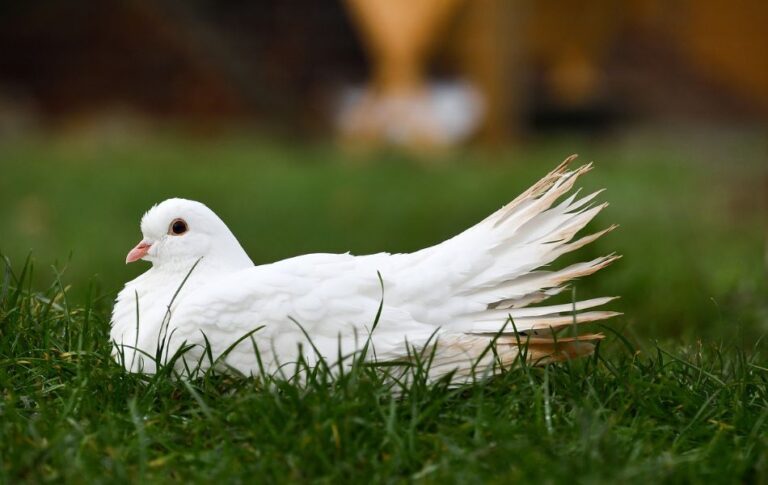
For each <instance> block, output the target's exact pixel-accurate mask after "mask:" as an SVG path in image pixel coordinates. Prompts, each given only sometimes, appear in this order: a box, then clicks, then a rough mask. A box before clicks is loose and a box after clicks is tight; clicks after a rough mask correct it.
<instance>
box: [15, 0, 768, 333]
mask: <svg viewBox="0 0 768 485" xmlns="http://www.w3.org/2000/svg"><path fill="white" fill-rule="evenodd" d="M766 25H768V3H766V2H763V1H759V0H732V1H729V2H724V1H716V0H699V1H696V2H694V1H693V0H675V1H661V0H629V1H625V2H617V1H607V0H589V1H584V2H568V1H564V0H543V1H536V2H534V1H522V0H472V1H469V0H407V1H406V0H281V1H278V0H260V1H258V2H252V1H251V2H247V1H239V0H233V1H230V2H214V1H210V0H207V1H206V0H186V1H181V0H157V1H154V2H148V1H141V0H128V1H115V0H100V1H95V0H69V1H67V2H64V1H53V0H51V1H42V0H33V1H28V2H2V3H0V47H1V48H0V252H2V254H3V255H5V256H6V257H8V258H9V259H10V260H11V262H12V264H13V267H14V269H15V270H19V269H20V268H21V266H22V265H23V261H24V259H25V258H26V257H27V255H29V254H32V257H33V259H34V260H35V264H36V270H35V271H36V274H37V281H39V282H40V284H41V285H42V284H44V283H45V282H50V281H51V280H52V275H53V272H52V270H50V269H49V267H50V266H51V265H55V266H56V267H57V268H59V269H63V268H66V271H65V273H64V276H63V279H64V281H65V282H66V283H67V284H70V285H71V294H72V295H73V297H84V295H85V294H86V293H87V292H88V291H89V290H88V289H89V287H93V288H94V290H93V291H94V294H99V295H102V297H101V300H100V301H101V304H102V305H104V307H105V308H108V307H109V305H110V304H111V300H112V298H113V297H114V294H115V292H116V290H118V289H119V288H120V287H121V286H122V283H123V282H124V281H126V280H127V279H129V278H131V277H134V276H136V275H137V274H139V273H140V272H141V271H143V270H145V269H146V266H140V265H131V266H129V267H125V266H124V265H123V263H122V261H123V259H124V255H125V253H126V252H127V251H128V250H129V249H130V248H131V247H132V246H133V245H134V244H135V243H136V241H138V240H139V238H140V232H139V229H138V220H139V218H140V216H141V214H143V212H144V211H145V210H146V209H148V208H149V207H150V206H151V205H152V204H154V203H156V202H158V201H160V200H162V199H164V198H167V197H171V196H181V197H188V198H195V199H198V200H201V201H203V202H205V203H206V204H208V205H209V206H210V207H212V208H213V209H214V210H215V211H217V213H218V214H219V215H220V216H222V218H223V219H224V220H225V221H226V222H227V223H228V224H229V225H230V227H231V228H232V230H233V231H234V232H235V234H236V235H238V237H239V238H240V240H241V242H242V243H243V246H244V247H245V248H246V250H247V251H248V252H249V253H250V254H251V255H252V257H253V259H254V260H255V261H257V262H258V263H265V262H269V261H273V260H275V259H279V258H285V257H289V256H293V255H296V254H300V253H305V252H319V251H333V252H339V251H348V250H351V251H352V252H353V253H357V254H362V253H368V252H378V251H390V252H402V251H412V250H416V249H419V248H421V247H424V246H427V245H431V244H435V243H437V242H439V241H441V240H442V239H444V238H447V237H450V236H452V235H454V234H455V233H457V232H458V231H460V230H462V229H464V228H466V227H468V226H469V225H471V224H473V223H475V222H477V221H478V220H480V219H482V218H483V217H484V216H485V215H487V213H489V212H491V211H492V210H494V209H496V208H498V207H499V206H500V205H502V204H503V203H504V202H506V201H508V200H510V199H512V198H513V197H514V196H515V195H516V194H517V193H518V192H519V191H521V190H523V189H525V188H526V187H527V186H528V185H530V184H531V183H533V182H534V181H535V180H537V179H538V178H539V177H540V176H542V175H543V174H545V173H546V172H547V171H549V170H550V169H551V168H552V167H554V166H555V164H557V163H558V162H559V161H561V160H562V159H563V158H565V157H566V156H567V155H569V154H571V153H575V152H578V153H580V154H581V155H582V160H583V161H585V162H586V161H590V160H594V161H596V162H597V170H596V171H595V172H594V173H592V174H590V175H589V176H588V177H587V179H586V180H585V181H584V184H585V187H586V188H587V189H597V188H601V187H607V188H608V189H609V190H608V192H606V194H605V196H604V198H605V199H607V200H609V201H611V203H612V206H611V207H610V208H609V209H608V210H606V211H605V212H604V213H603V214H602V215H601V216H600V217H599V220H598V221H597V222H596V223H595V228H598V227H601V226H605V225H607V224H609V223H613V222H616V223H619V224H620V225H621V226H622V227H621V229H620V230H619V231H617V232H615V233H613V234H611V235H609V236H607V237H606V238H605V239H604V240H601V241H600V242H598V243H597V244H596V245H594V247H592V248H586V249H585V250H583V251H582V252H581V254H580V255H579V259H581V258H589V257H593V256H596V255H598V254H602V253H607V252H612V251H617V252H619V253H622V254H624V255H625V258H624V259H623V260H621V261H620V262H618V263H617V264H615V265H614V267H611V268H609V269H607V270H605V271H603V272H601V274H598V275H596V276H594V277H592V278H589V279H588V280H585V281H582V282H579V283H578V284H577V285H576V291H577V292H578V293H579V294H580V295H581V296H597V295H598V293H600V294H602V293H609V294H618V295H622V296H623V297H624V298H623V300H622V301H621V302H620V303H619V304H618V305H617V306H618V307H620V308H619V309H620V310H622V311H624V312H625V313H626V315H625V317H623V319H622V320H621V321H620V322H619V325H618V327H619V328H621V329H623V330H624V331H625V332H627V333H629V334H631V335H636V336H638V337H639V338H691V337H703V336H718V337H722V336H728V337H734V338H737V339H742V340H743V341H744V342H749V341H751V339H753V338H754V337H755V336H757V335H762V334H763V333H764V332H766V331H768V285H766V278H765V276H766V272H767V268H768V250H767V247H766V234H767V232H768V230H767V227H766V226H767V225H766V219H767V216H768V29H766V28H765V26H766ZM568 298H570V296H568Z"/></svg>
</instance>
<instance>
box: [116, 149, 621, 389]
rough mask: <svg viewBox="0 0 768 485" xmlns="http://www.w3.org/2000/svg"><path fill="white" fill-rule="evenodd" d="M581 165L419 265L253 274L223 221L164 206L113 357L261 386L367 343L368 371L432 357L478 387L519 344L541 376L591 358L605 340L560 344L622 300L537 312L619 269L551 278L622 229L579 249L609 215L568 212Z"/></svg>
mask: <svg viewBox="0 0 768 485" xmlns="http://www.w3.org/2000/svg"><path fill="white" fill-rule="evenodd" d="M573 158H574V157H571V158H569V159H568V160H566V161H565V162H563V163H562V164H561V165H560V166H558V167H557V168H556V169H555V170H554V171H552V172H551V173H550V174H548V175H547V176H546V177H544V178H543V179H542V180H540V181H539V182H538V183H536V184H535V185H534V186H532V187H531V188H530V189H528V190H527V191H526V192H524V193H523V194H522V195H520V196H519V197H518V198H517V199H515V200H514V201H512V202H511V203H509V204H508V205H506V206H504V207H502V208H501V209H500V210H498V211H497V212H495V213H494V214H492V215H491V216H489V217H488V218H486V219H485V220H483V221H482V222H480V223H479V224H477V225H475V226H473V227H471V228H469V229H468V230H466V231H464V232H463V233H461V234H459V235H457V236H455V237H453V238H451V239H449V240H447V241H445V242H443V243H441V244H438V245H436V246H433V247H430V248H426V249H423V250H421V251H417V252H415V253H409V254H388V253H379V254H373V255H367V256H353V255H350V254H348V253H347V254H308V255H304V256H298V257H295V258H291V259H286V260H283V261H279V262H276V263H272V264H266V265H259V266H254V264H253V262H252V261H251V260H250V258H249V257H248V256H247V254H246V253H245V251H244V250H243V248H242V247H241V246H240V243H239V242H238V241H237V239H236V238H235V236H234V235H233V234H232V233H231V231H230V230H229V229H228V228H227V226H226V225H225V224H224V223H223V222H222V221H221V219H219V217H218V216H216V214H215V213H214V212H213V211H211V210H210V209H208V208H207V207H206V206H205V205H203V204H201V203H199V202H194V201H189V200H183V199H170V200H166V201H164V202H162V203H160V204H158V205H156V206H155V207H153V208H152V209H150V210H149V211H148V212H147V213H146V214H145V215H144V217H143V218H142V222H141V228H142V233H143V236H144V238H143V240H142V242H141V243H139V245H137V246H136V248H134V250H132V251H131V252H130V253H129V255H128V258H127V261H128V262H130V261H134V260H137V259H144V260H147V261H150V262H151V263H152V268H151V269H149V270H148V271H147V272H145V273H144V274H142V275H141V276H139V277H138V278H136V279H134V280H133V281H130V282H129V283H127V284H126V285H125V287H124V288H123V290H122V291H121V292H120V293H119V294H118V297H117V301H116V303H115V306H114V310H113V315H112V331H111V338H112V341H113V344H114V356H115V357H116V359H118V361H119V362H121V363H122V365H124V366H125V368H126V369H127V370H129V371H132V372H147V373H151V372H155V371H156V370H157V369H156V363H157V361H158V360H159V361H161V362H167V361H168V360H172V357H173V355H174V353H175V352H176V351H177V350H179V349H180V348H182V347H188V348H186V350H185V353H184V354H183V357H182V358H180V359H177V360H176V361H175V364H174V365H175V366H176V368H177V370H178V371H179V372H181V373H182V374H183V373H185V371H186V370H188V369H189V368H190V367H191V366H194V365H197V364H200V365H201V366H202V367H203V368H205V367H206V366H210V365H211V362H216V365H217V366H221V367H222V368H227V369H234V370H236V371H239V372H241V373H243V374H245V375H250V374H254V375H258V374H259V373H260V372H262V371H266V372H268V373H274V372H277V371H278V370H279V369H280V367H281V366H283V365H286V364H291V363H293V362H296V361H297V359H298V357H299V356H300V355H301V356H302V357H303V358H304V359H305V360H306V361H307V362H309V363H310V364H313V363H317V362H318V361H319V359H321V358H322V359H325V361H326V362H327V363H329V364H334V363H336V362H337V361H338V360H339V358H340V357H342V358H344V357H347V356H349V355H351V354H353V353H355V352H357V351H359V350H361V348H362V347H363V346H364V345H366V342H369V341H370V343H369V346H370V351H369V352H367V353H366V358H369V359H374V358H375V359H376V361H378V362H388V361H400V362H402V361H404V360H407V359H409V358H411V357H412V356H413V354H414V352H432V355H433V357H432V366H431V368H430V377H434V378H438V377H441V376H443V375H445V374H448V373H453V374H454V375H455V376H457V377H460V378H470V377H471V376H472V374H473V373H476V372H486V371H487V370H488V369H491V368H493V367H494V366H495V365H496V364H502V365H504V366H508V365H510V364H512V363H513V362H514V361H516V360H517V359H518V358H519V355H520V352H521V351H522V350H521V345H522V346H525V348H526V351H525V352H526V353H525V354H524V355H526V357H527V358H528V359H529V360H530V361H531V362H533V363H545V362H552V361H559V360H565V359H568V358H571V357H575V356H579V355H585V354H589V353H590V352H591V351H592V349H593V343H594V342H595V341H597V340H598V339H600V338H601V337H602V336H601V335H600V334H589V335H582V336H579V337H570V338H565V337H557V336H556V335H555V332H556V331H557V330H558V329H559V328H562V327H565V326H570V325H573V324H574V322H576V323H585V322H591V321H595V320H601V319H604V318H609V317H611V316H614V315H616V313H614V312H609V311H597V310H592V308H594V307H597V306H600V305H602V304H604V303H607V302H608V301H610V300H611V299H612V298H596V299H591V300H586V301H580V302H575V303H567V304H562V305H550V306H533V305H534V304H537V303H539V302H541V301H543V300H545V299H547V298H548V297H550V296H553V295H555V294H557V293H559V292H561V291H562V290H563V289H564V288H565V287H566V284H567V282H568V281H570V280H572V279H574V278H577V277H581V276H586V275H588V274H591V273H594V272H595V271H597V270H599V269H600V268H603V267H605V266H606V265H608V264H610V263H611V262H612V261H614V260H615V259H617V257H618V256H614V255H609V256H605V257H600V258H597V259H594V260H592V261H588V262H584V263H578V264H574V265H571V266H568V267H566V268H563V269H560V270H556V271H548V270H547V271H545V270H542V269H541V268H542V267H544V266H547V265H549V264H550V263H552V262H553V261H554V260H555V259H556V258H557V257H559V256H560V255H562V254H564V253H567V252H569V251H572V250H575V249H578V248H580V247H582V246H584V245H585V244H588V243H589V242H591V241H594V240H595V239H597V238H598V237H600V236H601V235H602V234H604V233H606V232H608V231H610V230H611V229H613V226H612V227H609V228H608V229H605V230H603V231H601V232H598V233H596V234H592V235H588V236H584V237H582V238H580V239H575V236H576V233H577V232H578V231H579V230H580V229H582V228H583V227H584V226H585V225H586V224H587V223H588V222H589V221H590V220H591V219H592V218H593V217H595V215H597V213H598V212H600V210H602V209H603V208H604V207H605V205H606V204H600V205H594V204H593V200H594V198H595V196H596V195H597V193H593V194H591V195H588V196H585V197H583V198H581V199H577V195H578V193H576V194H573V195H571V196H569V197H568V198H566V199H565V200H563V201H561V202H559V203H558V202H557V200H558V199H559V198H561V196H563V195H564V194H566V193H567V192H569V191H570V190H571V189H572V188H573V185H574V183H575V181H576V179H577V178H578V176H579V175H581V174H583V173H585V172H587V171H588V170H589V169H590V168H591V165H586V166H582V167H581V168H578V169H575V170H569V169H568V163H569V162H570V161H571V160H572V159H573ZM574 310H575V311H577V312H579V313H577V314H574ZM583 310H587V311H583ZM379 311H380V313H379ZM377 314H378V315H379V317H378V319H377V318H376V317H377ZM374 324H375V328H374ZM492 342H493V344H494V347H495V352H487V349H488V347H489V345H490V344H491V343H492ZM206 347H208V348H209V350H210V353H208V350H206ZM257 354H258V355H257Z"/></svg>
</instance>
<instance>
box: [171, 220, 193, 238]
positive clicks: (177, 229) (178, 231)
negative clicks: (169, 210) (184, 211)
mask: <svg viewBox="0 0 768 485" xmlns="http://www.w3.org/2000/svg"><path fill="white" fill-rule="evenodd" d="M188 230H189V227H187V223H186V222H185V221H184V219H174V220H173V222H171V225H170V226H168V234H170V235H171V236H181V235H182V234H184V233H185V232H187V231H188Z"/></svg>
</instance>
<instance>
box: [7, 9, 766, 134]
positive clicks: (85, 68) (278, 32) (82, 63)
mask: <svg viewBox="0 0 768 485" xmlns="http://www.w3.org/2000/svg"><path fill="white" fill-rule="evenodd" d="M62 19H66V21H65V22H64V21H62ZM765 25H768V4H767V3H766V2H762V1H760V0H735V1H733V2H727V3H726V2H720V1H716V0H702V1H698V2H694V1H693V0H681V1H679V2H674V3H669V2H663V1H661V0H630V1H627V2H611V1H608V0H590V1H588V2H565V1H562V0H542V1H537V2H524V1H522V0H474V1H467V0H414V1H408V2H406V1H405V0H387V1H378V0H368V1H366V0H317V1H312V0H288V1H278V0H264V1H261V2H243V1H235V2H226V3H221V2H214V1H212V0H189V1H181V0H159V1H157V2H143V1H128V2H118V1H116V0H102V1H98V2H97V1H95V0H72V1H69V2H62V1H42V0H36V1H30V2H5V3H3V5H1V6H0V45H2V46H3V49H1V50H0V99H2V100H3V101H2V110H3V114H2V115H0V118H2V119H3V120H5V121H3V122H2V123H3V126H4V128H3V130H2V132H3V133H7V132H9V130H10V131H14V130H16V132H17V131H18V129H21V126H27V127H30V126H36V127H50V128H54V129H57V128H60V127H72V126H74V127H76V128H77V129H82V127H87V126H92V125H97V124H99V123H100V121H99V120H101V119H104V117H105V113H106V112H109V113H110V114H108V115H106V119H114V118H115V117H120V116H122V114H123V113H124V114H125V115H127V116H128V117H129V118H130V119H131V120H144V121H145V122H146V123H149V124H156V123H162V124H167V123H173V124H176V125H177V126H183V127H186V128H188V129H191V130H193V131H194V132H195V133H210V134H215V133H218V132H221V130H229V129H230V128H232V127H234V128H236V129H238V130H239V129H241V127H247V129H249V130H253V131H257V132H270V133H275V132H282V133H286V134H296V135H302V136H307V135H311V134H320V135H322V136H327V135H329V134H331V133H333V132H334V131H335V130H337V129H339V130H341V133H342V137H343V138H345V139H348V140H349V139H351V140H353V141H356V142H361V143H363V144H365V143H368V142H370V143H372V144H374V145H375V144H380V143H383V144H390V143H392V144H397V145H404V146H407V147H410V146H422V145H426V146H432V145H436V146H443V145H453V144H456V143H458V142H462V141H467V140H476V141H478V142H481V143H497V144H498V143H499V142H505V141H514V140H518V141H519V140H521V139H524V138H525V135H528V134H535V133H538V132H542V131H548V130H552V129H555V130H581V131H585V132H587V133H601V132H605V130H608V129H616V128H622V127H625V126H628V125H631V124H637V123H656V122H659V121H661V120H693V121H697V122H700V121H702V120H710V121H715V122H717V121H718V120H722V119H728V120H734V121H735V120H741V121H742V122H747V123H752V122H755V121H757V122H764V120H765V119H766V115H768V56H766V55H765V53H766V52H768V29H765V28H764V26H765ZM9 112H13V113H16V115H13V118H16V119H19V120H21V119H23V118H25V117H26V119H28V120H32V119H34V120H36V121H35V122H32V121H29V122H20V124H19V126H17V127H16V128H9V127H8V126H9V125H8V121H7V119H8V117H9V116H8V114H7V113H9ZM22 112H24V113H27V114H26V115H24V114H22ZM132 123H133V122H132ZM25 129H26V128H25Z"/></svg>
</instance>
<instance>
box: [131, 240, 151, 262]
mask: <svg viewBox="0 0 768 485" xmlns="http://www.w3.org/2000/svg"><path fill="white" fill-rule="evenodd" d="M151 247H152V245H151V244H150V243H148V242H145V241H141V242H140V243H139V244H137V245H136V247H135V248H133V249H131V251H130V252H129V253H128V256H126V257H125V264H128V263H133V262H134V261H138V260H140V259H141V258H143V257H144V256H146V255H147V253H148V252H149V248H151Z"/></svg>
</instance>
